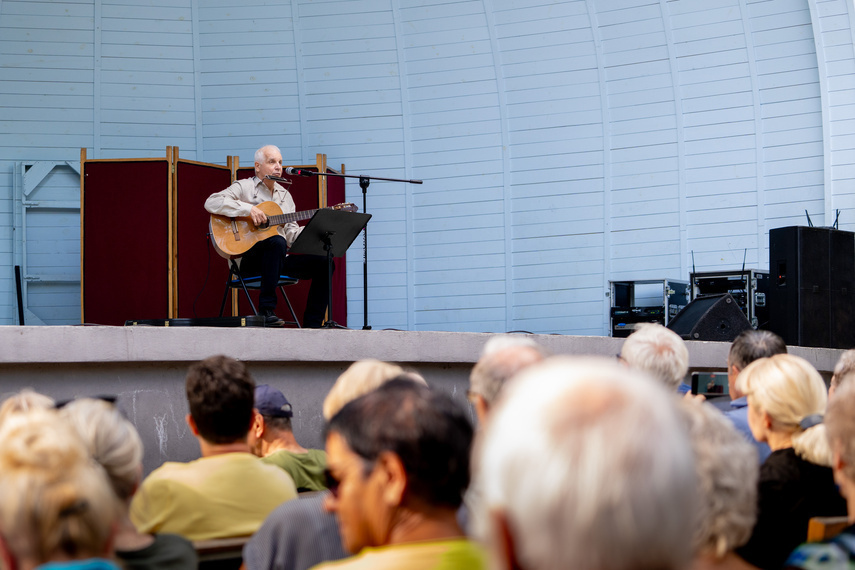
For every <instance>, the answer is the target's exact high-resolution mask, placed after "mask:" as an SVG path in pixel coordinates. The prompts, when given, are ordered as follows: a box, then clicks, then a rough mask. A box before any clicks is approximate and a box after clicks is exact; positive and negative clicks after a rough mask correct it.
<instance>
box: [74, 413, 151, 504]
mask: <svg viewBox="0 0 855 570" xmlns="http://www.w3.org/2000/svg"><path fill="white" fill-rule="evenodd" d="M60 415H61V416H62V417H63V418H65V420H66V421H67V422H68V423H69V424H70V425H71V427H72V428H73V429H74V430H75V431H76V432H77V435H79V436H80V439H81V440H82V441H83V444H84V445H85V446H86V448H87V449H88V451H89V455H91V456H92V458H93V459H94V460H95V461H97V462H98V463H99V464H100V465H101V466H102V467H103V468H104V470H105V471H106V473H107V476H108V477H109V478H110V483H111V484H112V485H113V490H114V491H115V492H116V496H117V497H118V498H119V499H121V500H122V501H128V500H130V498H131V497H132V496H133V494H134V491H135V490H136V487H137V485H138V484H139V482H140V478H141V476H142V460H143V444H142V440H141V439H140V436H139V434H138V433H137V430H136V428H135V427H134V424H132V423H131V422H130V421H128V420H127V419H125V417H124V416H123V415H122V413H121V412H120V411H119V409H118V408H117V407H116V406H115V405H114V404H111V403H108V402H105V401H103V400H98V399H94V398H81V399H79V400H74V401H73V402H71V403H69V404H68V405H67V406H65V407H64V408H62V410H60Z"/></svg>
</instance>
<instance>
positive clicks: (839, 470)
mask: <svg viewBox="0 0 855 570" xmlns="http://www.w3.org/2000/svg"><path fill="white" fill-rule="evenodd" d="M825 430H826V435H827V436H828V441H829V444H830V446H831V450H832V456H833V459H832V464H831V466H832V468H833V469H834V478H835V480H836V481H837V483H838V485H840V488H841V494H843V495H844V496H845V497H846V499H847V501H848V502H849V503H850V504H855V495H853V492H855V382H847V383H845V384H842V385H840V386H839V387H838V389H837V393H836V394H835V395H834V397H833V398H831V399H830V400H829V402H828V411H827V412H826V414H825ZM851 514H853V513H852V512H851V509H850V515H851Z"/></svg>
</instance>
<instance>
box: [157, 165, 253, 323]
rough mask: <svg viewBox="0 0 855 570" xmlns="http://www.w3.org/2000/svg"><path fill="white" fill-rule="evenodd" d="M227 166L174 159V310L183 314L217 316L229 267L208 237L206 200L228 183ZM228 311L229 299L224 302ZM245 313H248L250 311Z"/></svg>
mask: <svg viewBox="0 0 855 570" xmlns="http://www.w3.org/2000/svg"><path fill="white" fill-rule="evenodd" d="M231 181H232V172H231V169H230V168H229V167H227V166H220V165H217V164H205V163H201V162H192V161H186V160H183V159H179V160H177V161H176V163H175V182H174V185H175V244H174V247H173V251H174V252H175V256H176V262H175V265H176V273H177V275H176V281H177V283H178V286H177V287H176V288H175V289H176V300H175V302H176V309H177V311H176V314H177V316H179V317H184V318H200V317H216V316H219V314H220V305H221V303H222V300H223V292H224V291H225V283H226V278H227V277H228V274H229V270H228V265H227V264H226V260H225V259H223V258H222V257H220V256H219V254H218V253H217V252H216V251H214V247H213V245H211V242H210V239H209V237H208V221H209V220H210V219H211V216H210V214H208V212H206V211H205V200H206V199H207V198H208V196H210V195H211V194H213V193H214V192H219V191H220V190H223V189H225V188H226V187H228V185H229V184H231ZM225 314H226V315H231V303H228V304H227V305H226V313H225ZM244 314H251V313H249V312H247V313H244Z"/></svg>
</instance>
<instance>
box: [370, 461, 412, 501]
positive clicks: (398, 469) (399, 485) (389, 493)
mask: <svg viewBox="0 0 855 570" xmlns="http://www.w3.org/2000/svg"><path fill="white" fill-rule="evenodd" d="M374 471H375V472H377V471H379V475H377V476H379V477H381V478H382V483H383V491H382V497H383V501H384V502H385V503H386V504H387V505H388V506H391V507H397V506H399V505H400V504H401V503H402V502H403V501H404V492H405V491H406V490H407V471H406V469H405V468H404V464H403V462H402V461H401V458H400V457H398V456H397V455H396V454H395V453H392V452H391V451H384V452H383V453H381V454H380V456H379V457H378V458H377V462H376V463H375V466H374Z"/></svg>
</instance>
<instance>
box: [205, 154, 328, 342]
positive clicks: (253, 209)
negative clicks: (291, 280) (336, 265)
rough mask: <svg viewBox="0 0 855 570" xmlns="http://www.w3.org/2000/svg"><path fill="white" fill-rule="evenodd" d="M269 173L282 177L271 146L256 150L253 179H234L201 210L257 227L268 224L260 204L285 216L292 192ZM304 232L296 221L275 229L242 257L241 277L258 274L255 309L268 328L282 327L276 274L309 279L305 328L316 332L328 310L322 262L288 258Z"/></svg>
mask: <svg viewBox="0 0 855 570" xmlns="http://www.w3.org/2000/svg"><path fill="white" fill-rule="evenodd" d="M268 175H273V176H277V177H279V176H281V175H282V153H281V152H279V149H278V148H277V147H275V146H273V145H267V146H264V147H261V148H260V149H258V150H257V151H256V152H255V176H253V177H252V178H245V179H243V180H236V181H235V182H233V183H232V185H231V186H229V187H228V188H226V189H225V190H223V191H221V192H216V193H214V194H211V196H209V197H208V199H207V200H206V201H205V209H206V210H207V211H208V212H209V213H211V214H219V215H222V216H228V217H247V216H248V217H250V218H251V219H252V222H253V223H254V224H255V225H256V226H260V225H262V224H264V223H265V222H266V221H267V215H266V214H265V213H264V212H263V211H262V210H261V208H258V207H257V205H258V204H261V203H262V202H267V201H272V202H275V203H276V204H277V205H278V206H279V207H280V208H281V209H282V212H283V213H284V214H288V213H292V212H294V211H296V206H295V205H294V200H293V198H291V194H289V193H288V191H287V190H286V189H285V188H283V187H282V186H281V185H280V184H279V183H278V182H275V181H273V180H269V179H267V176H268ZM302 229H303V228H301V227H300V226H298V225H297V223H296V222H290V223H287V224H283V225H280V226H278V228H277V235H274V236H272V237H269V238H267V239H264V240H263V241H259V242H258V243H256V244H255V245H253V246H252V247H251V248H250V249H249V250H248V251H247V252H246V253H245V254H244V255H243V256H242V257H241V259H240V267H241V273H243V274H244V275H260V276H261V291H260V294H259V311H260V314H261V315H263V316H264V317H265V324H266V325H267V326H283V325H284V322H283V321H282V319H280V318H279V317H277V316H276V301H277V297H276V284H277V282H278V281H279V276H280V275H288V276H291V277H296V278H297V279H311V281H312V284H311V286H310V287H309V297H308V299H307V301H306V312H305V313H304V314H303V327H305V328H320V326H321V324H323V320H324V315H325V313H326V310H327V297H328V287H329V274H328V267H327V262H326V258H325V257H322V256H314V255H293V256H289V255H287V253H288V247H290V246H291V244H293V243H294V240H295V239H297V236H298V235H300V232H301V231H302Z"/></svg>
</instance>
